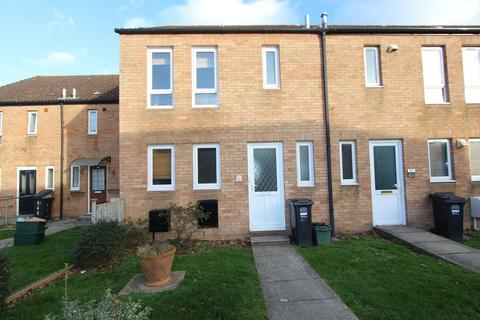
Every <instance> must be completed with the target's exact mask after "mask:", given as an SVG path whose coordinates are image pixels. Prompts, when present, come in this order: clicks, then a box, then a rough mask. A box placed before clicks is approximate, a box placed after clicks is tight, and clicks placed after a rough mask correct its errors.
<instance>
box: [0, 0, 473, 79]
mask: <svg viewBox="0 0 480 320" xmlns="http://www.w3.org/2000/svg"><path fill="white" fill-rule="evenodd" d="M322 11H328V13H329V23H331V24H480V0H401V1H399V0H361V1H360V0H323V1H319V0H299V1H296V0H81V1H79V0H77V1H73V0H0V41H1V42H0V43H1V44H2V45H1V47H0V48H1V49H2V50H0V85H4V84H7V83H10V82H13V81H17V80H21V79H24V78H28V77H31V76H35V75H55V74H60V75H63V74H111V73H118V36H117V35H116V34H115V33H114V32H113V29H114V28H115V27H139V26H155V25H166V24H177V25H178V24H189V25H194V24H278V23H287V24H290V23H294V24H301V23H303V16H304V14H305V13H309V14H310V15H311V20H312V23H319V21H320V14H321V13H322Z"/></svg>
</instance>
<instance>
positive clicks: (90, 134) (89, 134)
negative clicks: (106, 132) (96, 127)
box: [87, 132, 98, 136]
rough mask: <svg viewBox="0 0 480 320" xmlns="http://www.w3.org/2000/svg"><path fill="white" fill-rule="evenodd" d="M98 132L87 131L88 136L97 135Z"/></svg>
mask: <svg viewBox="0 0 480 320" xmlns="http://www.w3.org/2000/svg"><path fill="white" fill-rule="evenodd" d="M97 134H98V133H90V132H87V136H96V135H97Z"/></svg>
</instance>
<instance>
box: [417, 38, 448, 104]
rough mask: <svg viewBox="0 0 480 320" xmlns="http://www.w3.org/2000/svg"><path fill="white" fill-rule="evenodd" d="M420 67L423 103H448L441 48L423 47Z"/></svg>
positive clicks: (442, 50)
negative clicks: (421, 70)
mask: <svg viewBox="0 0 480 320" xmlns="http://www.w3.org/2000/svg"><path fill="white" fill-rule="evenodd" d="M422 66H423V86H424V93H425V103H426V104H445V103H448V90H447V83H446V74H445V60H444V49H443V47H423V48H422Z"/></svg>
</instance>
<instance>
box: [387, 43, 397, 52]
mask: <svg viewBox="0 0 480 320" xmlns="http://www.w3.org/2000/svg"><path fill="white" fill-rule="evenodd" d="M397 50H398V45H396V44H395V43H390V44H389V45H388V46H387V52H388V53H392V52H395V51H397Z"/></svg>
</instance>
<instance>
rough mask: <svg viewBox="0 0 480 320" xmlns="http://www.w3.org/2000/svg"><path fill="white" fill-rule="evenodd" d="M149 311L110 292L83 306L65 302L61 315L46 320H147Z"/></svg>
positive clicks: (137, 303)
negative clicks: (100, 298)
mask: <svg viewBox="0 0 480 320" xmlns="http://www.w3.org/2000/svg"><path fill="white" fill-rule="evenodd" d="M150 312H151V309H150V308H148V307H146V308H143V307H142V305H141V304H140V303H139V302H136V301H133V300H131V299H128V300H127V301H122V300H118V299H115V298H114V297H113V296H112V294H111V292H110V290H107V291H106V292H105V295H104V296H103V298H102V300H100V301H98V302H97V301H95V300H92V301H90V302H88V303H86V304H84V305H80V303H79V302H78V301H65V302H64V304H63V314H62V315H59V316H55V317H53V318H50V317H49V316H46V317H45V319H46V320H147V319H149V315H150Z"/></svg>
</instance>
